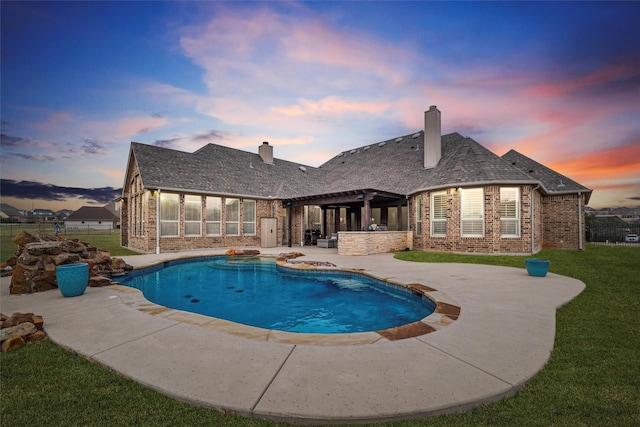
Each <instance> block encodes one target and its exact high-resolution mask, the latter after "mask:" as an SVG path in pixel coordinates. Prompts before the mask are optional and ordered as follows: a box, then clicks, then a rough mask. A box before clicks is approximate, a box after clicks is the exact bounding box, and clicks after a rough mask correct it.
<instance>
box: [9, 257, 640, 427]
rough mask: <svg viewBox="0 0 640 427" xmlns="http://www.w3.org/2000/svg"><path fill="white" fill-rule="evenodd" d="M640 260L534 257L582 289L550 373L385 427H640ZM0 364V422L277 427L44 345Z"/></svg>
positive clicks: (562, 314)
mask: <svg viewBox="0 0 640 427" xmlns="http://www.w3.org/2000/svg"><path fill="white" fill-rule="evenodd" d="M639 255H640V249H639V248H625V247H605V246H588V249H587V250H586V251H584V252H577V251H557V250H556V251H543V252H541V253H539V254H538V255H537V256H536V257H537V258H545V259H549V260H551V271H552V272H554V273H558V274H563V275H566V276H571V277H576V278H578V279H580V280H582V281H583V282H585V283H586V284H587V287H586V289H585V290H584V291H583V292H582V293H581V294H580V295H579V296H578V297H577V298H575V299H574V300H573V301H571V302H570V303H569V304H567V305H566V306H564V307H562V308H561V309H560V310H559V311H558V312H557V326H556V328H557V334H556V343H555V348H554V351H553V355H552V357H551V360H550V362H549V364H548V365H547V367H546V368H545V369H543V370H542V371H541V372H540V373H539V374H538V375H536V376H535V377H534V378H533V379H532V380H531V382H529V384H527V386H526V387H525V388H524V389H523V390H522V391H520V392H519V393H518V394H516V395H515V396H512V397H510V398H507V399H503V400H501V401H499V402H496V403H493V404H490V405H487V406H484V407H482V408H479V409H477V410H475V411H473V412H469V413H465V414H458V415H450V416H441V417H434V418H428V419H421V420H409V421H398V422H392V423H387V424H386V425H389V426H402V427H413V426H424V425H429V426H479V425H480V426H513V425H518V426H616V427H617V426H637V425H640V326H639V325H640V277H639V272H640V268H639V260H640V256H639ZM396 257H397V258H399V259H405V260H410V261H414V262H459V263H482V264H492V265H505V266H512V267H520V268H522V267H523V265H524V257H518V256H473V255H452V254H437V253H426V252H418V251H414V252H401V253H398V254H396ZM541 280H543V279H541ZM45 322H46V319H45ZM45 329H46V323H45ZM0 362H1V365H2V370H1V372H0V375H1V377H0V378H1V382H0V387H1V388H0V399H1V401H2V408H1V410H0V411H1V412H0V415H1V419H2V422H3V425H67V424H72V425H91V426H111V425H153V426H156V425H157V426H163V425H176V424H179V425H225V426H276V425H282V424H278V423H273V422H269V421H262V420H255V419H248V418H242V417H237V416H233V415H229V414H223V413H220V412H217V411H213V410H210V409H206V408H200V407H196V406H192V405H188V404H186V403H182V402H178V401H175V400H172V399H170V398H167V397H166V396H163V395H161V394H159V393H157V392H155V391H152V390H150V389H147V388H145V387H143V386H141V385H138V384H136V383H134V382H132V381H129V380H127V379H124V378H122V377H120V376H119V375H117V374H115V373H113V372H110V371H108V370H106V369H103V368H102V367H100V366H98V365H96V364H93V363H91V362H89V361H88V360H85V359H84V358H82V357H80V356H77V355H75V354H73V353H71V352H68V351H66V350H64V349H62V348H60V347H58V346H56V345H55V344H53V343H51V342H48V341H44V342H40V343H37V344H32V345H28V346H24V347H21V348H19V349H17V350H14V351H12V352H9V353H4V354H2V355H1V356H0ZM434 386H437V385H434Z"/></svg>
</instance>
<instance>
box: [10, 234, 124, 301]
mask: <svg viewBox="0 0 640 427" xmlns="http://www.w3.org/2000/svg"><path fill="white" fill-rule="evenodd" d="M12 241H13V242H14V243H15V244H16V245H18V249H17V250H16V256H15V257H12V258H10V259H9V260H7V262H6V263H3V264H2V265H1V266H0V269H2V270H3V271H9V270H10V271H11V287H10V288H9V289H10V290H9V292H10V293H11V294H29V293H33V292H43V291H48V290H50V289H57V288H58V284H57V282H56V266H58V265H64V264H74V263H85V264H89V284H88V286H91V287H101V286H108V285H112V284H114V283H113V282H112V281H111V279H110V277H112V276H120V275H123V274H125V273H126V272H128V271H131V270H133V267H132V266H130V265H129V264H127V263H126V262H124V260H122V259H120V258H112V257H111V256H110V254H109V251H106V250H104V249H99V248H96V247H94V246H92V245H91V244H89V243H84V242H81V241H80V240H78V239H69V238H67V237H60V236H59V237H53V236H50V235H48V234H45V233H39V234H38V235H36V236H34V235H32V234H30V233H28V232H26V231H22V232H20V233H19V234H17V235H16V236H15V237H14V238H13V239H12Z"/></svg>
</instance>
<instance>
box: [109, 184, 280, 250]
mask: <svg viewBox="0 0 640 427" xmlns="http://www.w3.org/2000/svg"><path fill="white" fill-rule="evenodd" d="M125 194H126V193H125ZM147 195H148V196H147V197H148V201H147V203H145V207H144V212H143V217H144V235H143V236H136V235H132V234H131V232H132V230H131V228H130V224H129V220H128V219H129V218H130V210H129V209H131V207H130V204H131V203H132V200H133V199H132V198H131V197H129V198H128V200H127V202H128V203H125V204H124V206H123V209H122V220H121V227H122V228H121V240H122V241H123V242H126V243H127V247H129V248H131V249H137V250H140V251H143V252H155V250H156V236H157V223H156V218H157V215H156V203H157V200H156V199H157V197H158V194H157V193H152V192H147ZM181 196H182V194H181ZM250 200H256V199H250ZM222 203H223V212H222V220H223V223H222V230H221V232H222V235H220V236H206V235H205V233H206V231H205V230H206V207H205V205H204V203H203V206H202V226H201V230H202V235H201V236H188V237H185V236H184V213H185V206H184V204H183V203H180V212H179V230H180V231H179V233H180V236H178V237H161V238H160V251H161V252H168V251H180V250H193V249H208V248H227V247H239V246H260V243H261V242H260V239H261V238H260V233H261V218H271V217H272V215H273V216H274V217H275V218H277V219H278V221H277V226H278V227H280V226H281V224H282V220H281V218H280V216H281V215H282V214H283V210H282V209H283V208H282V206H281V205H282V203H280V201H275V200H256V232H255V235H244V234H243V232H242V221H243V203H244V199H240V224H239V228H240V230H239V232H240V235H238V236H227V235H225V227H224V220H225V212H224V198H223V200H222ZM127 207H129V208H127ZM277 236H278V237H277V244H278V245H282V244H283V239H282V233H281V232H280V230H278V231H277Z"/></svg>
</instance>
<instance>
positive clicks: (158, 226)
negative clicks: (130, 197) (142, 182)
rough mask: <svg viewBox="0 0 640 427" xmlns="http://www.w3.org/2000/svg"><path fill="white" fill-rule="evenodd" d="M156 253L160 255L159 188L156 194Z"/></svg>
mask: <svg viewBox="0 0 640 427" xmlns="http://www.w3.org/2000/svg"><path fill="white" fill-rule="evenodd" d="M156 254H158V255H160V189H158V191H157V194H156Z"/></svg>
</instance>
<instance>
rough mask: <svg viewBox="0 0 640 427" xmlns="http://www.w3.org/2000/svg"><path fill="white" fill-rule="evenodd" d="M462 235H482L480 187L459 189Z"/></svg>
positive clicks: (482, 198)
mask: <svg viewBox="0 0 640 427" xmlns="http://www.w3.org/2000/svg"><path fill="white" fill-rule="evenodd" d="M460 206H461V207H460V210H461V212H460V217H461V223H462V237H484V191H483V190H482V188H470V189H462V190H460Z"/></svg>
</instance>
